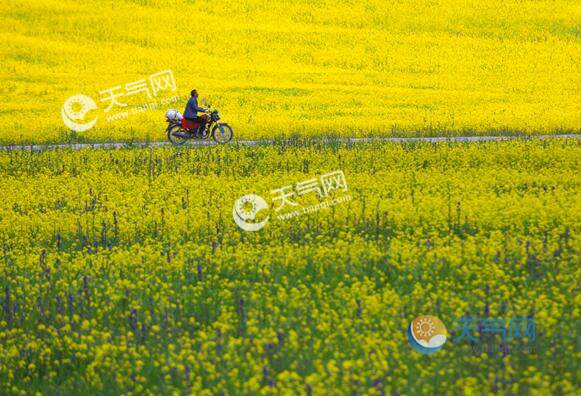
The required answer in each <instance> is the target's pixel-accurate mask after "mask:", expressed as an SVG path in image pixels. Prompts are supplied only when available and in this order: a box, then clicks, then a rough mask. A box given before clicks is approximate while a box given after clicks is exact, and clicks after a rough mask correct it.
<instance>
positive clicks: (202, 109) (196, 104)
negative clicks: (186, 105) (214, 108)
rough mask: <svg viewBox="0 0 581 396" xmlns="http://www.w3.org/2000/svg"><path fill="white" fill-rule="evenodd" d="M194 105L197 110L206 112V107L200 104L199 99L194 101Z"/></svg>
mask: <svg viewBox="0 0 581 396" xmlns="http://www.w3.org/2000/svg"><path fill="white" fill-rule="evenodd" d="M192 107H193V109H194V110H195V111H199V112H202V113H205V112H206V109H204V108H203V107H200V106H198V101H197V100H196V101H194V103H192Z"/></svg>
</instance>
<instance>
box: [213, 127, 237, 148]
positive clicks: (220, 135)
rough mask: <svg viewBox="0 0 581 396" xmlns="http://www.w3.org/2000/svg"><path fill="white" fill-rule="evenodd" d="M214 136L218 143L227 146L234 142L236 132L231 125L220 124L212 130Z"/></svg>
mask: <svg viewBox="0 0 581 396" xmlns="http://www.w3.org/2000/svg"><path fill="white" fill-rule="evenodd" d="M212 136H213V137H214V140H215V141H216V143H220V144H225V143H228V142H229V141H230V140H232V137H233V136H234V131H232V128H230V125H228V124H226V123H224V122H220V123H218V124H216V125H214V127H213V128H212Z"/></svg>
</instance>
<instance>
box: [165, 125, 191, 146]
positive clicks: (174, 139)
mask: <svg viewBox="0 0 581 396" xmlns="http://www.w3.org/2000/svg"><path fill="white" fill-rule="evenodd" d="M174 133H175V134H180V135H182V136H176V135H174ZM185 133H186V132H185V131H184V130H182V128H181V127H180V126H179V125H177V124H174V125H170V126H169V127H168V128H167V138H168V140H169V141H170V142H171V144H173V145H174V146H182V145H183V144H184V143H185V142H186V140H188V138H187V137H186V136H185Z"/></svg>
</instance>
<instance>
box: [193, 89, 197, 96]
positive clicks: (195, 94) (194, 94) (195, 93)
mask: <svg viewBox="0 0 581 396" xmlns="http://www.w3.org/2000/svg"><path fill="white" fill-rule="evenodd" d="M192 96H193V97H194V98H197V97H198V91H196V90H195V89H194V90H192Z"/></svg>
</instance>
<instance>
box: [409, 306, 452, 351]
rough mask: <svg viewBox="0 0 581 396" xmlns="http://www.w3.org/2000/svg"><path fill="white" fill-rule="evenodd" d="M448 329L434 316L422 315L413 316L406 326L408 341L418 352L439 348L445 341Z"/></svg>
mask: <svg viewBox="0 0 581 396" xmlns="http://www.w3.org/2000/svg"><path fill="white" fill-rule="evenodd" d="M447 334H448V331H447V329H446V326H445V325H444V323H443V322H442V321H441V320H440V319H439V318H438V317H436V316H431V315H423V316H418V317H417V318H415V319H414V320H413V321H412V322H411V323H410V325H409V327H408V341H409V343H410V345H411V346H412V347H413V348H414V349H415V350H416V351H418V352H420V353H424V354H428V353H432V352H436V351H437V350H439V349H441V348H442V346H443V345H444V344H445V343H446V336H447Z"/></svg>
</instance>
